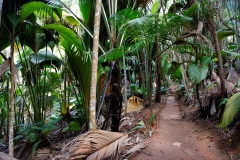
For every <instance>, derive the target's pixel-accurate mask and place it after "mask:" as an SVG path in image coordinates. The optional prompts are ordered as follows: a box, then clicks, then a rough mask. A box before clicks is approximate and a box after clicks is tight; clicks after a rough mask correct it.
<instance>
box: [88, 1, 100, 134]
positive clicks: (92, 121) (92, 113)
mask: <svg viewBox="0 0 240 160" xmlns="http://www.w3.org/2000/svg"><path fill="white" fill-rule="evenodd" d="M101 6H102V0H96V9H95V18H94V33H93V53H92V73H91V86H90V102H89V104H90V106H89V129H90V130H96V89H97V70H98V44H99V30H100V19H101Z"/></svg>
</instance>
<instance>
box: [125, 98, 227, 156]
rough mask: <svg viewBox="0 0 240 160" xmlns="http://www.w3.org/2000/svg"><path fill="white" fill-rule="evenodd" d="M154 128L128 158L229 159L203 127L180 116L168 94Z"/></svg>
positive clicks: (178, 109)
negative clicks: (143, 143)
mask: <svg viewBox="0 0 240 160" xmlns="http://www.w3.org/2000/svg"><path fill="white" fill-rule="evenodd" d="M157 118H158V119H157V121H158V122H157V123H158V125H157V130H156V132H155V133H154V134H153V136H151V137H150V138H149V139H148V140H147V141H146V148H145V149H143V150H142V151H140V152H137V153H136V154H134V155H132V156H131V158H129V160H230V156H229V155H228V154H227V153H225V152H224V151H221V150H219V149H218V147H217V146H216V144H215V143H214V142H212V141H211V134H210V133H209V131H207V129H205V128H203V127H201V126H199V125H197V124H196V123H194V122H191V121H187V120H184V119H182V118H181V111H180V108H179V104H178V102H177V101H176V100H175V99H174V97H173V96H169V97H168V98H167V101H166V105H165V107H164V108H163V109H162V110H161V111H160V112H159V113H158V117H157Z"/></svg>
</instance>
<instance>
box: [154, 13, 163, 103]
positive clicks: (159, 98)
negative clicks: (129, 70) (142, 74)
mask: <svg viewBox="0 0 240 160" xmlns="http://www.w3.org/2000/svg"><path fill="white" fill-rule="evenodd" d="M158 17H159V16H156V17H155V26H156V40H155V41H156V42H155V43H156V51H157V55H159V56H158V58H157V60H156V62H157V64H156V65H157V82H156V83H157V84H156V99H155V101H156V102H161V78H162V77H161V72H162V69H161V68H162V67H161V58H162V57H161V51H160V47H159V35H158Z"/></svg>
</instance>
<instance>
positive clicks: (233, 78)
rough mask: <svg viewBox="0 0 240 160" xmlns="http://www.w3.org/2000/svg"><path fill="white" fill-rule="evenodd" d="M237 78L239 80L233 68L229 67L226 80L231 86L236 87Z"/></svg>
mask: <svg viewBox="0 0 240 160" xmlns="http://www.w3.org/2000/svg"><path fill="white" fill-rule="evenodd" d="M238 78H239V76H238V74H237V72H236V71H235V69H234V68H233V67H231V68H230V70H229V73H228V77H227V80H228V81H230V82H232V83H233V85H236V83H237V81H238Z"/></svg>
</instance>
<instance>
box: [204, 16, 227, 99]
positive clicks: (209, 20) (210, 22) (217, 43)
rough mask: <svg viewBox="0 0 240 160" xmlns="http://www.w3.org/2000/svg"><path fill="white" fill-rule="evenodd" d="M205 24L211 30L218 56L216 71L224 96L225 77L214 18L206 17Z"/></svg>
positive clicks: (223, 95)
mask: <svg viewBox="0 0 240 160" xmlns="http://www.w3.org/2000/svg"><path fill="white" fill-rule="evenodd" d="M207 24H208V26H209V28H210V30H211V35H212V37H213V44H214V48H215V50H216V53H217V57H218V71H219V76H220V82H221V96H222V97H225V82H224V80H225V78H224V73H223V65H222V56H221V51H220V46H219V41H218V38H217V32H216V26H215V23H214V19H208V23H207Z"/></svg>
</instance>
